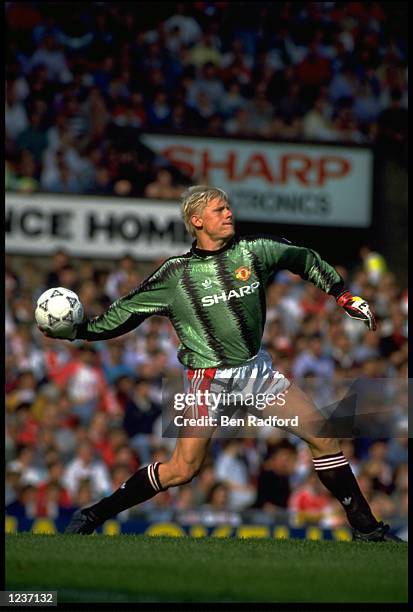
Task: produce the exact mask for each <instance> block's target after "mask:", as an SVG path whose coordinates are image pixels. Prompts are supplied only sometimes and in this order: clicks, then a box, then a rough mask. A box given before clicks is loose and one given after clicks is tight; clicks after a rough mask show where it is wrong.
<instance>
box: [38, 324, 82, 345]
mask: <svg viewBox="0 0 413 612" xmlns="http://www.w3.org/2000/svg"><path fill="white" fill-rule="evenodd" d="M37 327H38V328H39V329H40V331H41V332H42V334H43V335H45V336H47V337H48V338H54V339H55V340H69V341H70V342H72V340H75V339H76V328H77V326H76V325H74V326H73V327H72V329H70V330H68V331H67V332H60V334H61V335H57V336H55V335H54V334H52V333H51V330H50V329H48V328H47V327H40V325H38V326H37Z"/></svg>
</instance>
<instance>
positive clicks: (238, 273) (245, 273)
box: [234, 266, 251, 281]
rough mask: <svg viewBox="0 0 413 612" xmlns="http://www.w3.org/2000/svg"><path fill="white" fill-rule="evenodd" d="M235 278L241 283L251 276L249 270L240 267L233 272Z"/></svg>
mask: <svg viewBox="0 0 413 612" xmlns="http://www.w3.org/2000/svg"><path fill="white" fill-rule="evenodd" d="M234 274H235V278H237V279H238V280H241V281H247V280H248V279H249V277H250V276H251V268H247V266H240V267H239V268H237V269H236V270H235V272H234Z"/></svg>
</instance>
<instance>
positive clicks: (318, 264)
mask: <svg viewBox="0 0 413 612" xmlns="http://www.w3.org/2000/svg"><path fill="white" fill-rule="evenodd" d="M257 247H258V250H259V253H260V256H261V258H262V260H263V262H264V264H265V266H266V267H267V270H268V273H273V272H276V271H277V270H289V271H290V272H293V273H294V274H298V275H299V276H301V278H303V279H304V280H307V281H309V282H311V283H313V284H314V285H316V287H319V289H322V290H323V291H325V292H326V293H329V294H330V295H333V296H334V297H337V296H338V295H340V293H342V292H343V291H344V281H343V279H342V278H341V276H340V274H339V273H338V272H337V270H336V269H335V268H333V266H331V265H330V264H328V263H327V262H326V261H324V260H323V259H321V257H320V255H319V254H318V253H316V251H313V250H312V249H309V248H307V247H300V246H295V245H293V244H292V243H291V242H289V241H287V240H284V239H278V240H275V239H272V238H260V239H257Z"/></svg>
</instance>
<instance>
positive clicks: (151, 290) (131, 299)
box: [42, 258, 180, 341]
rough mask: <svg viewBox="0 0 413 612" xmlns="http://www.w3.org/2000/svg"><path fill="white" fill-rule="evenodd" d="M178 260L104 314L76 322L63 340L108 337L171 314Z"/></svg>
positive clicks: (168, 264) (114, 336)
mask: <svg viewBox="0 0 413 612" xmlns="http://www.w3.org/2000/svg"><path fill="white" fill-rule="evenodd" d="M175 259H177V258H173V260H172V259H169V260H167V261H166V262H165V263H163V264H162V266H161V267H160V268H158V269H157V270H156V271H155V272H154V273H153V274H152V275H151V276H149V277H148V278H147V279H146V280H145V281H143V283H141V284H140V285H139V287H137V288H136V289H135V290H134V291H131V292H130V293H129V294H128V295H126V296H124V297H121V298H119V299H118V300H116V301H115V302H113V304H111V305H110V306H109V308H108V310H107V311H106V312H105V313H103V314H101V315H99V316H97V317H94V318H93V319H89V320H87V321H84V322H83V323H80V324H79V325H77V326H76V327H75V328H74V329H73V332H72V334H71V336H70V337H69V338H67V337H66V338H64V339H67V340H75V339H80V340H90V341H97V340H109V339H110V338H117V337H118V336H122V335H123V334H126V333H128V332H129V331H131V330H133V329H135V328H136V327H137V326H138V325H140V324H141V323H142V321H144V320H145V319H146V318H147V317H149V316H151V315H164V316H168V314H169V304H170V302H171V301H172V299H173V297H174V291H175V287H176V284H177V281H178V276H179V270H180V267H179V265H178V262H176V261H174V260H175ZM42 331H43V330H42ZM43 333H44V332H43Z"/></svg>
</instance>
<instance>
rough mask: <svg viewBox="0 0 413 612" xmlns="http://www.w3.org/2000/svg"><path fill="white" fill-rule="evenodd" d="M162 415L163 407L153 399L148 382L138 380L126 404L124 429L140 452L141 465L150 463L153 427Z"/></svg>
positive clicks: (133, 445)
mask: <svg viewBox="0 0 413 612" xmlns="http://www.w3.org/2000/svg"><path fill="white" fill-rule="evenodd" d="M160 414H161V406H160V405H159V404H157V403H156V402H154V401H153V399H152V398H151V388H150V385H149V383H148V381H146V380H138V381H137V382H136V383H135V385H134V389H133V392H132V395H131V397H130V399H129V401H127V402H126V406H125V416H124V419H123V427H124V429H125V431H126V432H127V434H128V437H129V438H130V444H131V446H132V447H133V448H134V449H135V450H136V451H137V452H138V454H139V458H140V461H141V463H144V464H146V463H149V462H150V458H151V443H152V444H153V440H151V437H152V433H153V426H154V423H155V421H156V419H157V418H158V416H159V415H160Z"/></svg>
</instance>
